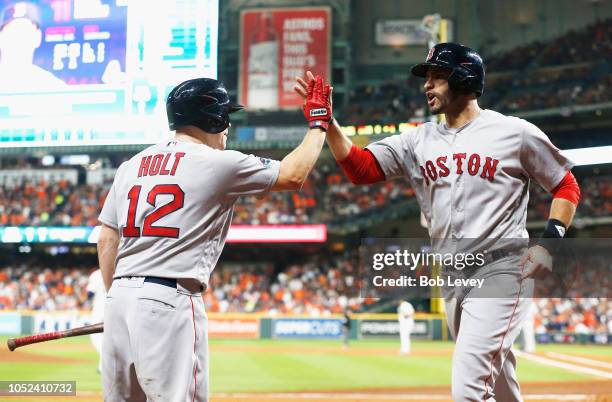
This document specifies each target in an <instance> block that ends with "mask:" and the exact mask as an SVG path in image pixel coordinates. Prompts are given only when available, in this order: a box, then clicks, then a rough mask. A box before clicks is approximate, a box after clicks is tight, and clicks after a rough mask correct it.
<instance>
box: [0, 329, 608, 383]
mask: <svg viewBox="0 0 612 402" xmlns="http://www.w3.org/2000/svg"><path fill="white" fill-rule="evenodd" d="M0 342H2V344H3V345H4V344H5V343H6V338H0ZM2 347H4V346H2ZM398 347H399V343H398V342H397V341H395V340H364V341H359V342H352V343H351V347H350V349H349V352H350V354H349V353H348V352H344V351H343V349H342V347H341V344H340V342H339V341H327V340H325V341H314V340H311V341H301V340H299V341H295V340H271V339H268V340H212V341H211V367H210V376H211V388H212V392H263V391H298V390H304V391H307V390H311V391H319V390H350V389H365V388H391V387H410V386H444V385H448V384H449V383H450V375H451V359H450V355H451V353H452V348H453V345H452V343H448V342H446V343H445V342H415V343H414V351H415V353H414V354H413V355H410V356H400V355H397V353H396V352H397V350H398ZM539 350H543V351H554V352H558V353H566V354H577V355H584V356H605V357H610V356H612V348H611V347H607V346H602V347H599V346H580V345H573V346H568V345H544V346H540V347H539ZM425 352H427V354H426V355H425ZM13 353H15V354H19V355H21V356H23V357H27V358H36V357H43V358H44V359H45V360H46V361H45V362H38V363H34V362H6V361H2V360H0V380H22V381H28V380H29V381H31V380H47V381H49V380H63V381H69V380H76V381H77V389H78V390H81V391H99V390H100V376H99V375H98V374H97V372H96V366H97V359H98V356H97V354H96V352H95V350H94V349H93V347H91V344H90V342H89V339H88V338H87V337H82V338H72V339H65V340H60V341H53V342H48V343H44V344H39V345H32V346H28V347H24V348H22V349H18V350H17V351H15V352H13ZM4 356H7V355H6V354H5V355H4ZM8 356H10V355H8ZM10 357H12V356H10ZM54 357H57V358H58V361H57V362H55V361H53V358H54ZM65 359H73V360H75V361H74V362H66V361H64V362H62V361H61V360H65ZM517 371H518V376H519V379H520V380H521V381H522V382H531V381H537V382H544V381H551V382H554V381H558V382H566V381H580V380H589V379H591V377H589V376H586V375H582V374H577V373H573V372H569V371H566V370H562V369H558V368H554V367H549V366H544V365H541V364H538V363H533V362H530V361H525V360H522V359H519V364H518V370H517Z"/></svg>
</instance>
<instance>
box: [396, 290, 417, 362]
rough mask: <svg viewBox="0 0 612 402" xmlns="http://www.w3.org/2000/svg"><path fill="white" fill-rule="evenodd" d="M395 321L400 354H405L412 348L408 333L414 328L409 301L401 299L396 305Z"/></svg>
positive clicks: (412, 308) (412, 311)
mask: <svg viewBox="0 0 612 402" xmlns="http://www.w3.org/2000/svg"><path fill="white" fill-rule="evenodd" d="M397 321H398V324H399V336H400V354H402V355H407V354H409V353H410V351H411V349H412V348H411V346H412V345H411V342H410V334H411V333H412V329H413V328H414V307H412V304H410V302H407V301H406V300H402V302H401V303H400V304H399V306H397Z"/></svg>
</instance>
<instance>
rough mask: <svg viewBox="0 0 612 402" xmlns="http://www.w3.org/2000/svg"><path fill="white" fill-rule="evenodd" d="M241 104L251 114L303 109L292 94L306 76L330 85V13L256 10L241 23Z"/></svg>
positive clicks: (325, 10)
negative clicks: (319, 77) (309, 74)
mask: <svg viewBox="0 0 612 402" xmlns="http://www.w3.org/2000/svg"><path fill="white" fill-rule="evenodd" d="M240 28H241V30H240V96H239V99H240V103H242V104H243V105H245V106H246V107H248V108H251V109H268V110H271V109H288V108H297V107H300V106H301V104H302V100H301V98H300V97H299V96H298V95H297V94H295V92H294V91H293V85H295V77H296V76H300V77H302V76H304V74H305V72H306V71H307V70H310V71H312V72H313V73H314V74H319V75H322V76H323V77H324V78H326V79H329V72H330V67H331V60H330V50H331V10H330V8H329V7H308V8H258V9H251V10H244V11H243V12H242V14H241V18H240Z"/></svg>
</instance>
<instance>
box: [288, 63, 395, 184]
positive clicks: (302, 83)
mask: <svg viewBox="0 0 612 402" xmlns="http://www.w3.org/2000/svg"><path fill="white" fill-rule="evenodd" d="M314 79H315V78H314V75H313V74H312V72H310V71H307V72H306V77H304V78H302V77H296V80H297V84H296V85H295V86H294V87H293V89H294V90H295V92H296V93H297V94H298V95H300V96H301V97H302V98H303V99H304V101H305V102H306V100H307V97H308V88H309V86H310V85H311V84H312V82H313V81H314ZM330 103H331V97H330ZM326 139H327V145H328V146H329V149H330V150H331V153H332V155H333V156H334V159H336V161H338V163H339V164H340V166H342V169H343V170H344V173H345V175H346V177H347V178H348V179H349V180H350V181H351V182H352V183H353V184H371V183H377V182H380V181H384V180H385V179H386V177H385V173H384V172H383V170H382V168H381V167H380V164H379V163H378V161H377V160H376V157H375V156H374V155H373V154H372V153H371V152H370V151H368V150H363V149H361V148H360V147H358V146H356V145H353V143H352V142H351V140H350V139H349V138H348V137H347V136H346V135H345V134H344V133H343V132H342V130H341V129H340V125H339V124H338V122H337V121H336V119H332V121H331V122H330V123H329V127H328V128H327V136H326Z"/></svg>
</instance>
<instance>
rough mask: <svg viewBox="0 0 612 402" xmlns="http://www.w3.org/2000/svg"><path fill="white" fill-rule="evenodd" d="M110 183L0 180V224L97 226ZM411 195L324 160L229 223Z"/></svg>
mask: <svg viewBox="0 0 612 402" xmlns="http://www.w3.org/2000/svg"><path fill="white" fill-rule="evenodd" d="M580 186H581V191H582V201H581V203H580V206H579V208H578V212H577V215H576V216H577V217H601V216H609V215H610V214H612V202H611V201H610V200H611V199H612V198H611V195H612V177H609V176H600V177H593V178H587V179H584V180H580ZM109 187H110V183H108V184H106V185H75V184H71V183H70V182H68V181H65V180H60V181H58V182H55V183H48V182H44V181H40V182H37V183H34V182H27V183H25V182H24V183H18V184H13V185H8V184H3V185H0V226H95V225H97V224H98V221H97V217H98V215H99V213H100V209H101V206H102V205H103V202H104V199H105V197H106V194H107V192H108V189H109ZM413 198H414V192H413V190H412V188H411V187H410V185H409V184H408V183H407V182H406V181H404V180H393V181H389V182H385V183H378V184H374V185H368V186H355V185H353V184H351V183H350V182H349V181H348V180H347V179H346V178H345V177H344V174H343V173H342V172H341V171H340V169H339V168H338V167H337V166H336V165H333V164H322V165H321V166H320V167H317V168H316V169H314V171H313V173H312V174H311V177H310V179H309V180H308V181H307V182H306V184H305V185H304V187H303V189H302V191H300V192H298V193H272V194H269V195H267V196H265V197H262V198H257V197H241V198H239V200H238V202H237V203H236V208H235V211H234V220H233V223H234V224H249V225H257V224H305V223H338V222H342V221H343V220H350V219H351V218H353V217H356V216H359V215H363V214H366V213H369V212H372V211H376V210H377V209H380V208H382V207H391V206H393V205H395V204H396V203H400V202H405V201H408V200H411V199H413ZM549 206H550V194H548V193H546V192H545V191H544V190H543V189H541V188H540V187H539V186H537V185H533V186H531V195H530V206H529V209H528V211H529V212H528V218H529V219H530V220H543V219H545V218H546V216H547V214H548V208H549Z"/></svg>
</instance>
